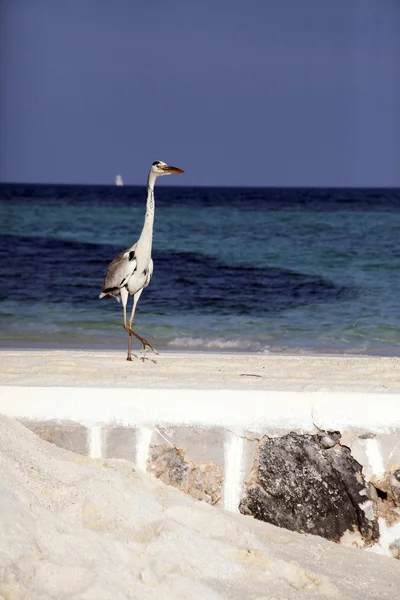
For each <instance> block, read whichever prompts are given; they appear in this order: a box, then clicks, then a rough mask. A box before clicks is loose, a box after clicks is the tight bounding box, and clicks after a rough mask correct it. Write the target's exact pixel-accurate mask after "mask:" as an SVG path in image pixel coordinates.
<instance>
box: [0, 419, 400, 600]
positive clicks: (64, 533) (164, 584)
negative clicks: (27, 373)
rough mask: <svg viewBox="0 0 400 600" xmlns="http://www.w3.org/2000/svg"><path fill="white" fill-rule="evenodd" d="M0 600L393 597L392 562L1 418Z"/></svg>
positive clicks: (396, 574) (399, 571) (396, 568)
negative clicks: (238, 511)
mask: <svg viewBox="0 0 400 600" xmlns="http://www.w3.org/2000/svg"><path fill="white" fill-rule="evenodd" d="M0 473H1V477H0V532H1V533H0V598H1V599H2V600H3V599H7V600H49V599H57V600H63V599H67V598H69V599H74V600H110V599H112V600H126V599H130V598H140V599H146V600H147V599H155V600H156V599H157V600H164V599H165V600H167V599H171V600H172V599H173V600H177V599H184V600H191V599H193V600H199V599H205V600H214V599H222V598H224V599H230V600H235V599H237V600H250V599H254V600H255V599H257V600H267V599H270V600H272V599H274V598H275V599H278V598H279V599H280V600H283V599H286V598H295V599H312V598H340V599H341V600H344V599H352V600H357V599H368V598H371V599H377V598H379V599H381V600H383V599H385V598H387V599H389V598H390V599H391V600H394V598H396V597H398V593H399V590H400V563H399V562H398V561H396V560H393V559H389V558H385V557H381V556H376V555H374V554H369V553H367V552H365V551H361V550H356V549H349V548H344V547H342V546H338V545H335V544H333V543H330V542H327V541H325V540H322V539H321V538H318V537H313V536H301V535H299V534H296V533H292V532H288V531H285V530H282V529H277V528H275V527H273V526H271V525H267V524H265V523H261V522H257V521H255V520H254V519H252V518H251V517H245V516H242V515H233V514H228V513H225V512H223V511H221V510H217V509H215V508H213V507H210V506H209V505H206V504H202V503H200V502H197V501H195V500H193V499H192V498H190V497H188V496H186V495H184V494H182V493H180V492H178V491H177V490H175V489H173V488H171V487H167V486H164V485H163V484H162V483H161V482H159V481H157V480H156V479H154V478H153V477H152V476H150V475H147V474H144V473H139V472H136V471H135V469H134V468H133V465H132V464H131V463H129V462H127V461H121V460H93V459H89V458H85V457H83V456H79V455H74V454H72V453H69V452H67V451H65V450H62V449H60V448H57V447H56V446H54V445H51V444H49V443H47V442H44V441H43V440H41V439H39V438H38V437H36V436H35V435H34V434H33V433H31V432H30V431H28V430H27V429H25V428H24V427H23V426H22V425H21V424H19V423H17V422H16V421H14V420H12V419H8V418H5V417H0Z"/></svg>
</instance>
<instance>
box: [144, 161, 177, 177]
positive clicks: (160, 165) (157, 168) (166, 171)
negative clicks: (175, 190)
mask: <svg viewBox="0 0 400 600" xmlns="http://www.w3.org/2000/svg"><path fill="white" fill-rule="evenodd" d="M151 171H152V172H153V173H154V175H156V177H160V175H172V174H173V173H176V174H179V173H183V171H182V169H178V168H177V167H171V166H170V165H167V163H165V162H163V161H162V160H155V161H154V162H153V164H152V165H151Z"/></svg>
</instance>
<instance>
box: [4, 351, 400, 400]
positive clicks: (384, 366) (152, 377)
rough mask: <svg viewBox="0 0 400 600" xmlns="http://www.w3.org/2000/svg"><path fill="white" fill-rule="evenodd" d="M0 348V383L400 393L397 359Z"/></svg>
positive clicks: (399, 370)
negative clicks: (129, 357)
mask: <svg viewBox="0 0 400 600" xmlns="http://www.w3.org/2000/svg"><path fill="white" fill-rule="evenodd" d="M125 356H126V355H125V353H124V352H90V351H81V352H79V351H55V350H48V351H45V350H43V351H22V350H14V351H13V350H1V351H0V364H1V373H0V385H15V386H16V385H20V386H24V385H28V386H67V387H71V386H79V387H95V386H99V385H101V386H102V387H151V388H179V387H182V388H203V389H204V388H210V389H211V388H213V389H216V388H220V389H221V388H225V389H226V388H230V389H234V388H239V389H264V390H286V391H289V390H293V391H318V390H323V391H346V392H351V391H359V392H363V391H365V392H399V391H400V358H375V357H319V356H314V357H312V356H309V357H307V356H299V357H294V356H272V355H260V354H252V355H244V354H243V355H241V354H212V353H207V354H206V353H203V354H201V353H196V354H190V353H162V354H160V355H159V356H156V355H154V354H152V353H149V354H148V357H149V360H147V361H146V362H145V363H143V362H142V361H140V360H139V359H137V360H134V361H132V362H127V361H126V360H125Z"/></svg>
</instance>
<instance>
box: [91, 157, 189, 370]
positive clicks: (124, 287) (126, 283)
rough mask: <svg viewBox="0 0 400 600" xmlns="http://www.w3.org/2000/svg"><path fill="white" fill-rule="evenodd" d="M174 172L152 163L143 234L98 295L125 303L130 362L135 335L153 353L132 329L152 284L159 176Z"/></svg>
mask: <svg viewBox="0 0 400 600" xmlns="http://www.w3.org/2000/svg"><path fill="white" fill-rule="evenodd" d="M171 173H183V171H182V170H181V169H177V168H176V167H169V166H168V165H167V164H166V163H163V162H161V161H155V162H154V163H153V165H152V168H151V169H150V172H149V177H148V181H147V204H146V215H145V219H144V225H143V229H142V233H141V234H140V237H139V239H138V241H137V242H136V243H135V244H133V245H132V246H130V247H129V248H127V249H126V250H124V251H123V252H121V253H120V254H118V256H117V257H116V258H114V260H113V261H112V262H111V263H110V265H109V267H108V269H107V273H106V277H105V280H104V284H103V288H102V292H101V294H100V296H99V298H106V297H114V298H116V299H117V300H118V302H119V301H120V300H121V302H122V306H123V309H124V328H125V329H126V331H128V333H129V338H128V356H127V360H131V344H132V337H131V336H132V335H134V336H135V337H136V338H137V339H138V340H140V341H141V343H142V346H143V351H145V350H146V347H149V348H151V349H152V350H154V348H153V347H152V346H151V344H149V343H148V342H147V340H145V339H144V338H142V337H141V336H140V335H138V334H137V333H135V332H134V331H133V330H132V327H133V319H134V315H135V310H136V304H137V302H138V300H139V298H140V295H141V293H142V291H143V290H144V288H145V287H147V286H148V285H149V283H150V281H151V277H152V275H153V260H152V258H151V249H152V242H153V224H154V209H155V206H154V184H155V181H156V179H157V177H159V176H160V175H169V174H171ZM129 296H133V307H132V313H131V317H130V319H129V325H128V323H127V320H126V307H127V302H128V298H129ZM154 351H155V350H154Z"/></svg>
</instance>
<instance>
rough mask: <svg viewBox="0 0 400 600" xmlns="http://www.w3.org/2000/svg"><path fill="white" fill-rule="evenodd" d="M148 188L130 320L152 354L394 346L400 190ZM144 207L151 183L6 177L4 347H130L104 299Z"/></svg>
mask: <svg viewBox="0 0 400 600" xmlns="http://www.w3.org/2000/svg"><path fill="white" fill-rule="evenodd" d="M155 192H156V211H155V224H154V238H153V260H154V274H153V279H152V281H151V283H150V285H149V287H148V288H146V289H145V290H144V292H143V294H142V296H141V298H140V301H139V303H138V308H137V311H136V317H135V329H136V331H137V332H138V333H139V334H141V335H142V336H144V337H145V338H146V339H148V340H149V342H150V343H151V344H152V345H153V346H154V347H155V348H157V349H158V350H161V351H162V350H163V349H173V350H178V349H185V350H201V351H206V350H213V351H225V350H229V351H242V352H264V353H294V352H296V353H306V354H315V353H328V354H332V353H333V354H374V355H390V356H395V355H399V354H400V310H399V305H400V276H399V266H400V189H337V188H335V189H305V188H302V189H295V188H290V189H284V188H206V187H203V188H202V187H198V188H189V187H162V185H156V188H155ZM145 203H146V189H145V186H137V187H136V186H135V187H131V186H124V187H117V186H91V185H76V186H74V185H29V184H26V185H20V184H18V185H17V184H3V185H1V190H0V234H1V237H0V346H1V347H3V348H4V347H8V348H10V347H15V348H19V347H31V348H39V347H51V348H78V349H84V348H92V349H97V348H99V349H100V348H102V349H125V348H126V343H127V334H126V332H125V331H124V330H123V327H122V322H123V318H122V308H121V305H120V304H118V303H117V302H116V301H115V300H114V299H107V300H105V299H103V300H99V299H98V295H99V293H100V290H101V286H102V283H103V279H104V274H105V271H106V269H107V266H108V264H109V262H111V260H112V259H113V258H114V257H115V256H116V254H118V253H119V252H120V251H121V250H123V249H124V248H127V247H128V246H130V245H131V244H132V243H134V242H135V241H136V240H137V238H138V237H139V234H140V231H141V228H142V225H143V219H144V212H145ZM134 344H135V341H134ZM138 349H139V345H138Z"/></svg>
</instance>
